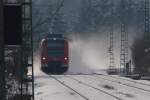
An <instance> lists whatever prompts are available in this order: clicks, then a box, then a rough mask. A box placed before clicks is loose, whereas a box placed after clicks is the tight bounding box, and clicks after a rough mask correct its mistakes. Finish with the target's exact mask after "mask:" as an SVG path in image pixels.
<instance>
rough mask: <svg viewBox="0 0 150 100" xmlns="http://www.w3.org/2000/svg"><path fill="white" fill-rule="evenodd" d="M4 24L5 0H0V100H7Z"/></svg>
mask: <svg viewBox="0 0 150 100" xmlns="http://www.w3.org/2000/svg"><path fill="white" fill-rule="evenodd" d="M3 26H4V25H3V0H0V100H6V91H5V66H4V41H3V40H4V31H3Z"/></svg>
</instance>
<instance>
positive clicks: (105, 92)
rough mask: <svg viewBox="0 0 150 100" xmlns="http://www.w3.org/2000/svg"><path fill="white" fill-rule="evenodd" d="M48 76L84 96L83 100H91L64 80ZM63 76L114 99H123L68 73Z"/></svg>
mask: <svg viewBox="0 0 150 100" xmlns="http://www.w3.org/2000/svg"><path fill="white" fill-rule="evenodd" d="M50 77H51V78H53V79H55V80H56V81H57V82H59V83H60V84H62V85H63V86H65V87H67V88H69V89H70V90H72V91H74V92H75V93H77V94H78V95H79V96H81V97H82V98H84V99H85V100H91V99H89V98H87V97H86V96H84V95H83V94H81V93H79V92H78V91H76V90H75V89H73V88H72V86H69V85H67V84H65V82H63V81H61V80H59V79H58V78H56V77H55V76H50ZM64 77H66V78H69V79H71V80H74V81H76V82H78V84H82V85H84V86H86V87H90V88H92V89H94V90H96V91H98V92H100V93H104V94H106V95H108V96H111V97H112V98H114V99H116V100H123V99H122V98H119V97H118V96H115V95H112V94H110V93H109V92H107V91H104V90H102V89H99V88H96V87H94V86H91V85H89V84H86V83H84V82H82V81H80V80H77V79H75V78H72V77H70V76H68V75H64Z"/></svg>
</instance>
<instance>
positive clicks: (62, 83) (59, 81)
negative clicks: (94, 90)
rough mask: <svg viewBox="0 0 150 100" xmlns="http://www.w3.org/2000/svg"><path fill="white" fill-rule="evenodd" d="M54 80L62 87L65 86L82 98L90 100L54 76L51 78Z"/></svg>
mask: <svg viewBox="0 0 150 100" xmlns="http://www.w3.org/2000/svg"><path fill="white" fill-rule="evenodd" d="M50 77H51V78H52V79H54V80H56V81H57V82H58V83H60V84H61V85H63V86H65V87H66V88H68V89H70V90H72V91H73V92H74V93H76V94H78V95H79V96H80V97H82V98H83V99H85V100H90V99H89V98H87V97H86V96H84V95H83V94H81V93H79V92H78V91H76V90H75V89H73V88H72V87H71V86H69V85H67V84H65V83H64V82H62V81H61V80H59V79H57V78H56V77H54V76H52V75H51V76H50Z"/></svg>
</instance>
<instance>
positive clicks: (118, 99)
mask: <svg viewBox="0 0 150 100" xmlns="http://www.w3.org/2000/svg"><path fill="white" fill-rule="evenodd" d="M66 77H68V78H70V79H72V80H75V81H77V82H79V83H80V84H83V85H86V86H88V87H91V88H93V89H95V90H98V91H100V92H103V93H105V94H107V95H109V96H111V97H113V98H116V99H117V100H123V99H121V98H119V97H117V96H115V95H112V94H110V93H109V92H107V91H104V90H102V89H99V88H96V87H94V86H92V85H89V84H87V83H84V82H82V81H80V80H77V79H75V78H73V77H70V76H66Z"/></svg>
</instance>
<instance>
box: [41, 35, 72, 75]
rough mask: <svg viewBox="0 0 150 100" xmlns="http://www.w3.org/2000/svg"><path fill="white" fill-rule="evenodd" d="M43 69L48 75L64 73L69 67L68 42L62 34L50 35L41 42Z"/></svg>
mask: <svg viewBox="0 0 150 100" xmlns="http://www.w3.org/2000/svg"><path fill="white" fill-rule="evenodd" d="M40 49H41V69H42V71H44V72H47V73H64V72H66V71H67V70H68V66H69V53H68V51H69V50H68V41H67V40H65V39H64V38H63V36H62V34H48V35H47V36H46V37H45V38H44V39H43V40H42V42H41V46H40Z"/></svg>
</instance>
